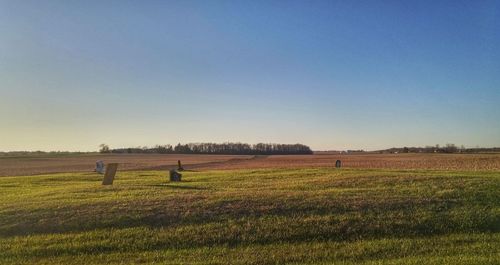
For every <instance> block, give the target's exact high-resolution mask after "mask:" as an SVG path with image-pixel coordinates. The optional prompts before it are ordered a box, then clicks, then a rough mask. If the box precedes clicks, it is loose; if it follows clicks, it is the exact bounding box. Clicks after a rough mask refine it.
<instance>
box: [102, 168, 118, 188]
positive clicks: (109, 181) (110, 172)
mask: <svg viewBox="0 0 500 265" xmlns="http://www.w3.org/2000/svg"><path fill="white" fill-rule="evenodd" d="M117 169H118V163H110V164H108V166H107V167H106V174H104V179H103V180H102V185H113V180H114V179H115V175H116V170H117Z"/></svg>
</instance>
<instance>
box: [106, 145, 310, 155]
mask: <svg viewBox="0 0 500 265" xmlns="http://www.w3.org/2000/svg"><path fill="white" fill-rule="evenodd" d="M99 152H101V153H129V154H135V153H147V154H221V155H222V154H224V155H298V154H312V153H313V151H312V150H311V148H309V146H307V145H303V144H264V143H258V144H254V145H250V144H245V143H220V144H218V143H189V144H180V143H179V144H177V145H176V146H172V145H169V144H167V145H157V146H155V147H151V148H149V147H135V148H117V149H110V148H109V147H108V146H107V145H105V144H102V145H100V150H99Z"/></svg>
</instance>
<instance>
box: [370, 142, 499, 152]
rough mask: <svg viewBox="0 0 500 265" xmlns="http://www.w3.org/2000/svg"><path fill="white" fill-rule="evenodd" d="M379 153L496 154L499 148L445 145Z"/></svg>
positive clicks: (386, 150) (403, 148)
mask: <svg viewBox="0 0 500 265" xmlns="http://www.w3.org/2000/svg"><path fill="white" fill-rule="evenodd" d="M378 152H379V153H447V154H452V153H469V154H472V153H498V152H500V147H492V148H480V147H477V148H465V147H464V146H463V145H462V146H460V147H458V146H456V145H455V144H446V145H444V146H440V145H439V144H437V145H435V146H426V147H397V148H396V147H395V148H390V149H385V150H380V151H378Z"/></svg>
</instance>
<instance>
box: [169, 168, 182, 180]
mask: <svg viewBox="0 0 500 265" xmlns="http://www.w3.org/2000/svg"><path fill="white" fill-rule="evenodd" d="M181 179H182V174H181V173H179V172H177V171H175V170H173V169H172V170H170V181H181Z"/></svg>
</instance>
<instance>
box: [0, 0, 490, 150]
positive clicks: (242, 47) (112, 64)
mask: <svg viewBox="0 0 500 265" xmlns="http://www.w3.org/2000/svg"><path fill="white" fill-rule="evenodd" d="M0 25H2V26H0V122H1V124H2V127H1V130H0V151H9V150H69V151H76V150H81V151H92V150H97V149H98V145H99V144H101V143H106V144H108V145H110V146H111V147H134V146H153V145H156V144H176V143H178V142H181V143H188V142H228V141H229V142H245V143H251V144H253V143H257V142H266V143H268V142H276V143H303V144H306V145H309V146H311V148H312V149H314V150H334V149H337V150H340V149H367V150H374V149H382V148H389V147H394V146H398V147H400V146H425V145H435V144H441V145H443V144H446V143H454V144H457V145H459V146H460V145H465V146H467V147H474V146H482V147H491V146H500V48H499V47H500V2H499V1H438V2H436V1H416V2H406V1H307V2H306V1H5V0H2V1H0Z"/></svg>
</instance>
